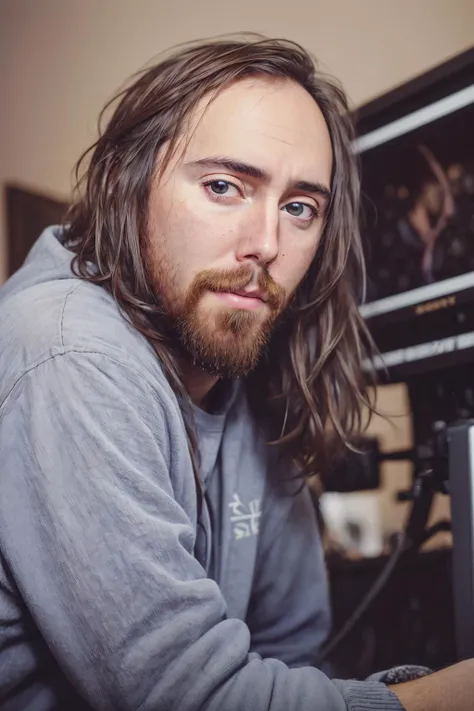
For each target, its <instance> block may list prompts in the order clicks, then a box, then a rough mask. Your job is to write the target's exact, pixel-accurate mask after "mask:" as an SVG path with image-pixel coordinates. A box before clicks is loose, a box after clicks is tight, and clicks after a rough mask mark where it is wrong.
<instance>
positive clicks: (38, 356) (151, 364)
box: [0, 278, 174, 403]
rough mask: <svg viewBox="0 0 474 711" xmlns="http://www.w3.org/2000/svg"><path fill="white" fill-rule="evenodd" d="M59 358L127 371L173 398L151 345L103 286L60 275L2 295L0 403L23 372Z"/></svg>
mask: <svg viewBox="0 0 474 711" xmlns="http://www.w3.org/2000/svg"><path fill="white" fill-rule="evenodd" d="M60 361H63V362H64V363H65V362H68V363H70V364H76V365H77V364H78V363H82V364H83V365H86V364H87V367H88V368H89V369H90V370H93V369H94V368H96V369H98V370H99V371H101V372H102V375H103V377H109V378H110V376H111V374H113V375H114V377H118V378H119V377H125V376H126V375H127V376H128V375H129V376H130V378H131V379H132V380H133V379H135V378H137V379H138V380H140V381H142V382H143V383H146V384H147V385H148V386H151V388H152V389H153V390H154V391H155V392H156V391H158V392H159V393H160V395H161V396H163V397H164V398H165V399H169V398H172V399H174V396H173V394H172V390H171V388H170V386H169V384H168V382H167V380H166V378H165V376H164V374H163V372H162V369H161V367H160V364H159V361H158V358H157V356H156V354H155V352H154V350H153V348H152V346H151V345H150V344H149V343H148V341H147V340H146V339H145V338H144V337H143V336H141V334H139V333H138V332H137V331H136V330H135V329H134V328H133V327H132V326H131V325H130V324H129V323H128V322H127V321H126V319H125V317H124V316H123V315H122V314H121V313H120V311H119V309H118V307H117V305H116V303H115V301H114V300H113V298H112V297H111V296H110V295H109V294H108V293H107V292H106V291H105V290H104V289H103V288H102V287H100V286H96V285H93V284H89V283H87V282H84V281H81V280H79V279H75V278H70V279H61V280H57V281H49V282H48V281H46V282H43V283H40V284H35V285H33V286H30V287H28V288H26V289H24V290H21V291H19V292H17V293H15V294H13V295H11V296H9V297H8V298H4V299H1V300H0V403H2V402H3V401H4V400H5V399H6V398H7V397H8V394H9V393H10V392H11V391H12V389H13V388H14V387H15V386H16V384H17V383H18V382H19V381H21V379H22V378H23V377H24V376H25V375H27V374H28V373H32V372H34V371H38V372H39V371H42V370H43V371H44V368H42V367H41V366H42V364H46V363H48V364H49V365H53V364H54V363H55V362H57V363H59V362H60ZM62 370H63V371H64V365H63V366H62ZM73 370H74V369H73V368H72V367H70V368H69V371H70V372H71V374H72V372H73ZM48 371H51V367H49V368H48ZM71 377H72V375H71Z"/></svg>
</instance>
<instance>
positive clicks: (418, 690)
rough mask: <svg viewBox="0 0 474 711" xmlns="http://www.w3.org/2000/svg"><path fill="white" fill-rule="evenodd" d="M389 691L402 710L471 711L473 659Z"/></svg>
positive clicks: (472, 701)
mask: <svg viewBox="0 0 474 711" xmlns="http://www.w3.org/2000/svg"><path fill="white" fill-rule="evenodd" d="M389 688H390V689H391V690H392V691H393V693H394V694H395V695H396V696H398V699H399V701H400V703H401V704H402V706H403V707H404V708H405V710H406V711H472V709H473V708H474V659H468V660H466V661H464V662H459V664H455V665H454V666H452V667H448V668H447V669H443V670H442V671H439V672H436V673H435V674H431V675H430V676H425V677H423V678H421V679H416V680H415V681H409V682H407V683H406V684H397V685H395V686H389Z"/></svg>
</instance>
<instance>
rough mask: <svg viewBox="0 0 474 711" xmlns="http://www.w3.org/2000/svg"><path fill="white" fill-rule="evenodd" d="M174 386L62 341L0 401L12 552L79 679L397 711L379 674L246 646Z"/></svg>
mask: <svg viewBox="0 0 474 711" xmlns="http://www.w3.org/2000/svg"><path fill="white" fill-rule="evenodd" d="M162 397H163V396H162V395H160V393H159V392H156V391H154V390H153V389H152V388H151V386H150V384H149V383H148V382H147V381H145V380H144V379H143V378H142V377H141V376H140V374H138V373H136V372H135V371H134V370H133V369H132V368H130V367H128V366H126V365H122V364H121V363H118V362H117V361H115V360H113V359H112V358H109V357H107V356H105V355H101V354H98V353H77V352H66V353H64V354H62V355H57V356H55V357H54V358H51V359H49V360H47V361H45V362H43V363H41V364H39V365H38V366H37V367H35V368H33V369H31V370H30V371H29V372H28V373H26V374H25V375H24V376H23V377H22V378H21V379H20V381H18V382H17V384H16V385H15V387H14V389H13V391H12V392H11V393H10V395H9V396H8V398H7V399H6V401H5V402H4V403H3V405H2V411H1V416H0V451H1V453H2V496H1V497H0V541H1V546H2V552H3V554H4V557H5V560H6V561H7V563H8V565H9V568H10V570H11V571H12V574H13V576H14V579H15V582H16V584H17V587H18V589H19V590H20V591H21V594H22V597H23V600H24V602H25V604H26V606H27V607H28V610H29V612H30V613H31V615H32V617H33V619H34V621H35V623H36V625H37V627H38V628H39V630H40V632H41V634H42V636H43V638H44V640H45V641H46V643H47V644H48V646H49V648H50V649H51V651H52V653H53V655H54V656H55V658H56V660H57V662H58V664H59V665H60V666H61V668H62V669H63V671H64V673H65V674H66V675H67V677H68V678H69V679H70V681H71V682H72V684H73V685H74V686H75V688H76V689H77V690H78V692H79V693H80V694H81V695H82V696H83V697H84V698H85V699H86V700H87V702H88V703H89V705H90V706H91V707H92V708H93V709H96V710H97V711H113V710H115V709H117V708H129V709H136V710H139V711H157V709H167V711H178V710H179V711H218V710H219V711H223V710H225V711H244V710H245V711H247V709H252V711H307V710H308V711H309V710H310V709H314V711H346V709H357V710H358V711H370V710H371V709H380V708H381V705H383V708H384V709H385V711H399V709H400V704H399V702H398V701H397V699H396V697H395V695H394V694H392V692H390V691H389V690H388V689H386V687H384V686H383V685H382V684H379V683H376V682H372V683H357V682H352V683H351V682H347V683H346V682H331V681H330V680H329V679H328V678H327V677H325V676H324V674H322V673H321V672H320V671H318V670H316V669H311V668H305V669H291V670H290V669H288V667H286V666H285V665H284V664H283V663H281V662H279V661H277V660H275V659H266V660H262V659H261V658H260V657H259V656H258V655H256V654H251V653H249V647H250V634H249V630H248V627H247V626H246V625H245V624H244V623H243V622H242V621H239V620H234V619H226V617H225V603H224V600H223V598H222V595H221V593H220V591H219V588H218V586H217V585H216V584H215V583H214V582H213V581H212V580H209V579H208V578H207V577H206V574H205V571H204V570H203V569H202V568H201V566H200V565H199V563H198V562H197V560H196V559H195V558H194V556H193V546H194V537H195V526H194V524H193V522H192V520H191V519H190V515H188V514H187V513H186V511H185V509H184V508H183V507H182V506H180V505H179V503H178V502H177V501H176V499H175V496H174V491H173V484H175V482H171V480H170V475H169V459H170V450H169V441H170V434H169V432H168V431H167V425H166V419H165V417H164V415H163V411H162V410H161V406H162V403H161V402H160V398H162ZM171 404H172V403H171V402H170V403H168V405H171ZM175 435H176V433H175ZM173 457H174V458H175V459H176V458H179V457H183V458H186V457H188V454H187V450H186V446H185V445H184V443H183V446H182V447H181V448H180V449H179V451H176V450H175V451H174V455H173ZM189 482H190V486H192V483H191V482H192V474H191V470H190V472H189ZM360 702H363V704H364V705H363V706H361V703H360ZM377 704H378V705H377Z"/></svg>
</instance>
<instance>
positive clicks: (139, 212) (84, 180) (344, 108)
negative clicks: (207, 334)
mask: <svg viewBox="0 0 474 711" xmlns="http://www.w3.org/2000/svg"><path fill="white" fill-rule="evenodd" d="M251 76H262V77H269V78H283V79H289V80H292V81H295V82H297V83H298V84H300V85H301V86H302V87H304V88H305V89H306V91H308V92H309V94H310V95H311V96H312V97H313V99H314V100H315V101H316V103H317V104H318V106H319V108H320V110H321V112H322V113H323V116H324V118H325V120H326V123H327V126H328V129H329V132H330V136H331V141H332V149H333V175H332V186H331V189H332V198H331V202H330V205H329V208H328V212H327V217H326V223H325V226H324V232H323V236H322V239H321V243H320V246H319V249H318V252H317V255H316V257H315V259H314V262H313V264H312V265H311V267H310V269H309V271H308V273H307V275H306V277H305V278H304V280H303V282H302V283H301V285H300V286H299V288H298V290H297V293H296V296H295V298H294V300H293V302H292V304H291V306H290V313H289V314H288V318H286V319H285V321H284V322H283V323H282V325H281V326H280V328H279V329H278V330H277V332H276V333H275V334H274V336H273V337H272V339H271V342H270V344H269V346H268V347H267V350H266V352H265V354H264V355H263V357H262V359H261V361H260V363H259V365H258V366H257V368H256V369H255V371H254V372H252V373H251V375H249V376H248V378H247V383H248V392H249V398H250V403H251V405H252V407H253V409H254V411H255V412H256V413H257V415H258V416H259V417H261V418H263V419H261V421H262V422H265V423H266V430H267V433H268V435H269V438H271V439H273V440H274V441H275V442H277V443H279V444H280V445H281V446H282V451H284V452H285V454H286V455H287V456H288V457H289V458H291V459H292V460H293V461H294V462H296V464H297V466H298V469H299V471H300V472H301V473H303V474H305V475H311V474H314V473H315V472H317V471H318V470H320V468H321V467H322V466H325V463H326V461H327V454H328V443H329V442H334V441H336V442H338V443H339V444H341V443H342V444H346V445H348V444H349V445H350V442H351V438H352V436H353V435H354V433H356V432H358V431H359V430H360V428H361V425H362V422H363V412H364V410H366V409H367V406H368V409H369V410H370V409H371V407H370V402H369V398H368V395H367V388H366V378H365V376H364V374H363V371H362V362H363V360H364V359H365V358H367V357H370V354H371V341H370V337H369V335H368V332H367V330H366V327H365V325H364V322H363V320H362V318H361V316H360V315H359V311H358V303H359V302H360V300H361V299H362V297H363V294H364V289H365V269H364V259H363V251H362V247H361V240H360V235H359V229H358V215H359V176H358V169H357V163H356V159H355V157H354V154H353V151H352V148H351V142H352V139H353V127H352V123H351V119H350V113H349V110H348V105H347V100H346V96H345V94H344V92H343V90H342V89H341V88H340V86H339V85H338V84H337V83H336V82H335V81H334V80H332V79H331V78H329V77H328V76H326V75H325V74H323V73H322V72H320V71H319V70H318V69H317V65H316V63H315V61H314V60H313V59H312V57H311V56H310V55H309V54H308V53H307V52H306V51H305V50H304V49H303V48H302V47H300V46H299V45H297V44H295V43H293V42H289V41H286V40H278V39H266V38H262V37H256V36H252V37H251V38H248V37H246V38H244V39H238V40H229V39H223V40H217V41H208V42H205V43H200V44H197V45H191V46H185V47H184V48H179V49H178V50H175V52H174V53H173V54H172V55H171V56H168V57H167V58H166V59H165V60H164V61H161V62H160V63H158V64H156V65H154V66H152V67H150V68H147V69H146V70H144V71H143V72H141V73H140V74H139V75H137V76H135V77H134V81H133V82H132V83H131V85H130V86H128V87H127V88H126V89H124V90H123V91H121V92H120V93H119V94H118V95H117V96H116V97H114V99H112V100H111V101H110V102H109V103H108V104H107V105H106V107H105V108H104V110H103V111H102V113H101V119H100V121H99V138H98V140H97V142H96V143H95V144H94V145H93V146H92V147H91V148H90V149H89V151H87V152H86V153H85V154H84V155H83V156H82V157H81V159H80V160H79V163H78V165H77V166H76V177H77V194H78V196H77V200H76V202H75V204H74V206H73V207H72V209H71V211H70V214H69V226H68V228H67V240H68V245H69V246H70V247H71V248H72V249H73V251H74V252H75V257H74V260H73V268H74V270H75V272H76V274H78V275H79V276H80V277H82V278H84V279H87V280H89V281H92V282H95V283H99V284H102V285H103V286H104V287H105V288H106V289H108V290H109V291H110V293H111V294H112V295H113V297H114V299H115V300H116V301H117V303H118V305H119V307H120V308H121V310H122V312H123V313H124V314H125V315H126V316H127V317H128V318H129V319H130V321H131V323H132V324H133V325H134V326H135V328H136V329H137V330H138V331H139V332H141V333H142V334H143V335H144V336H145V337H146V338H148V339H150V340H151V341H152V342H153V345H154V347H155V349H156V351H157V353H158V356H159V358H160V360H161V363H162V367H163V369H164V372H165V374H166V376H167V378H168V379H169V382H170V383H171V385H172V387H173V388H174V390H175V392H176V393H177V395H178V396H179V397H180V398H181V399H186V398H187V397H188V396H187V393H186V391H185V388H184V385H183V383H182V380H181V377H180V372H179V368H178V365H177V361H176V358H175V356H174V355H173V349H172V347H170V346H171V344H170V343H169V341H168V337H167V336H166V331H165V328H164V327H160V323H163V321H161V320H160V314H161V311H160V303H159V295H156V294H155V293H154V292H153V289H152V285H151V284H150V283H149V280H148V279H147V269H146V264H145V263H144V239H145V235H146V229H147V224H146V219H147V213H148V198H149V190H150V184H151V181H152V176H153V174H154V171H155V170H156V160H157V154H158V151H159V149H160V148H161V147H162V146H164V147H165V153H164V156H163V160H162V162H161V165H160V166H159V168H160V169H161V170H162V169H163V168H164V167H165V166H166V164H167V161H168V160H169V159H170V156H171V155H172V153H173V151H174V150H175V148H176V146H177V142H178V139H179V137H180V136H181V135H182V132H183V129H184V127H185V125H186V121H187V119H189V117H190V115H191V114H192V112H193V110H194V109H195V107H196V105H197V104H198V102H199V101H200V99H202V98H203V97H204V96H207V95H210V96H213V95H216V94H217V93H218V92H219V91H220V90H222V89H223V88H224V87H226V86H227V85H228V84H229V83H230V82H233V81H236V80H239V79H243V78H245V77H251ZM111 109H114V110H113V112H112V115H111V118H110V120H109V122H108V124H107V126H106V128H105V129H104V130H101V129H100V125H101V121H102V119H103V117H104V115H105V113H107V112H109V111H110V110H111ZM89 155H90V162H89V164H88V167H87V168H86V170H85V172H84V173H83V174H82V177H81V171H82V166H83V164H84V161H85V159H86V158H87V157H88V156H89ZM91 265H92V268H91ZM188 437H189V442H190V449H191V453H192V455H193V461H194V464H195V470H196V471H197V464H196V462H197V456H196V455H197V451H196V442H195V437H194V435H193V432H192V428H191V427H190V426H188Z"/></svg>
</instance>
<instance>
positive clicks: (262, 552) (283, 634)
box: [247, 484, 330, 667]
mask: <svg viewBox="0 0 474 711" xmlns="http://www.w3.org/2000/svg"><path fill="white" fill-rule="evenodd" d="M300 487H301V485H300V484H298V488H300ZM266 498H267V500H268V502H269V503H268V504H267V506H266V507H265V510H264V513H263V521H262V524H261V526H260V546H259V554H258V563H257V569H256V575H255V582H254V587H253V590H252V598H251V603H250V607H249V615H248V618H247V621H248V625H249V628H250V631H251V635H252V649H255V651H257V652H258V653H259V654H261V655H262V656H263V657H276V658H277V659H281V661H283V662H285V663H286V664H287V665H288V666H291V667H298V666H304V665H312V664H314V662H315V660H316V656H317V653H318V651H319V649H320V648H321V646H322V644H323V643H324V641H325V639H326V637H327V635H328V633H329V628H330V611H329V594H328V583H327V576H326V566H325V562H324V558H323V551H322V545H321V539H320V535H319V529H318V525H317V521H316V516H315V512H314V506H313V503H312V501H311V496H310V493H309V490H308V487H307V486H304V488H303V489H302V490H300V491H299V492H298V493H296V494H291V493H287V494H286V495H285V496H281V497H275V496H273V497H272V496H267V497H266ZM275 519H276V521H275Z"/></svg>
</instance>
